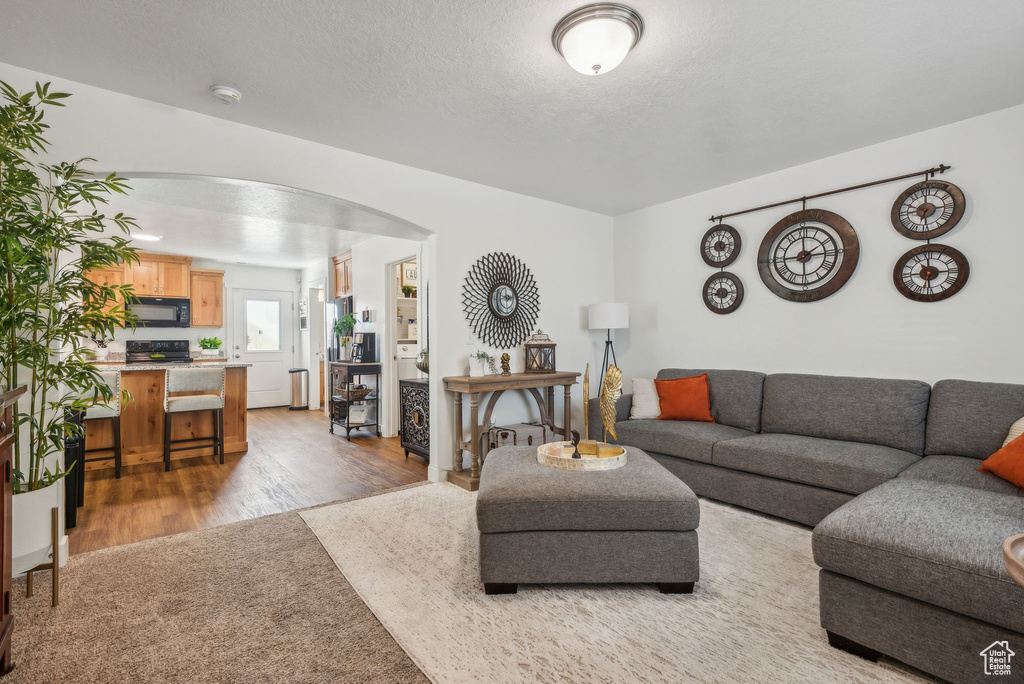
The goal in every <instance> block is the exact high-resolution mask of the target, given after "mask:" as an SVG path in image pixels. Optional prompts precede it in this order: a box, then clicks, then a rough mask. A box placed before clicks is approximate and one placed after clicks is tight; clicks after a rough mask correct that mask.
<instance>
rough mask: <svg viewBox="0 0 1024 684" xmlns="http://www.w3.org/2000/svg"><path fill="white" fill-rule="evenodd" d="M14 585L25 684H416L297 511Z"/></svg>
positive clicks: (88, 559) (412, 671)
mask: <svg viewBox="0 0 1024 684" xmlns="http://www.w3.org/2000/svg"><path fill="white" fill-rule="evenodd" d="M35 586H36V593H35V596H34V597H33V598H31V599H26V598H25V597H24V591H25V585H24V580H23V579H22V580H17V581H16V582H15V585H14V605H13V611H14V630H15V631H14V655H13V661H14V664H15V669H14V671H13V672H12V673H11V675H10V676H8V677H6V678H4V680H3V681H4V683H5V684H8V683H9V684H16V683H17V684H21V683H22V682H118V683H119V684H125V683H127V682H245V683H253V682H424V681H426V680H425V678H424V677H423V674H422V673H421V672H420V671H419V670H418V669H417V667H416V666H415V665H414V664H413V663H412V661H411V660H410V659H409V658H408V656H407V655H406V654H405V653H404V652H403V651H402V649H401V648H399V646H398V645H397V644H396V643H395V641H394V639H392V638H391V636H390V635H389V634H388V632H387V631H386V630H385V629H384V628H383V627H382V626H381V625H380V623H379V622H378V621H377V619H376V618H375V617H374V616H373V614H372V613H371V612H370V610H369V609H368V608H367V607H366V605H365V604H364V603H363V602H362V600H360V598H359V597H358V596H357V595H356V593H355V592H354V591H353V590H352V587H351V586H349V584H348V582H346V581H345V578H344V576H342V574H341V573H340V572H338V569H337V568H336V567H335V565H334V563H332V562H331V559H330V557H328V555H327V553H326V552H325V551H324V550H323V548H322V547H321V545H320V544H319V543H318V542H317V539H316V537H315V536H313V533H312V532H310V530H309V528H308V527H307V526H306V525H305V524H304V523H303V522H302V520H301V519H300V518H299V515H298V513H282V514H279V515H272V516H268V517H265V518H258V519H256V520H248V521H244V522H239V523H235V524H232V525H225V526H223V527H214V528H210V529H206V530H201V531H198V532H190V533H187V534H180V535H175V536H172V537H164V538H161V539H154V540H151V541H145V542H140V543H137V544H130V545H127V546H120V547H115V548H111V549H104V550H102V551H94V552H91V553H86V554H82V555H78V556H73V557H72V558H71V560H70V561H69V562H68V565H67V567H66V568H65V570H64V573H63V580H62V586H61V592H62V593H61V604H60V606H58V607H57V608H50V575H49V573H45V572H44V573H39V575H37V578H36V583H35Z"/></svg>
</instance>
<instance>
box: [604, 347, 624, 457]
mask: <svg viewBox="0 0 1024 684" xmlns="http://www.w3.org/2000/svg"><path fill="white" fill-rule="evenodd" d="M621 396H622V371H620V370H619V369H618V368H616V367H615V364H612V365H610V366H608V372H607V373H605V374H604V382H603V383H602V385H601V422H603V423H604V441H605V442H607V441H608V435H611V436H612V439H618V435H616V434H615V402H616V400H617V399H618V398H619V397H621Z"/></svg>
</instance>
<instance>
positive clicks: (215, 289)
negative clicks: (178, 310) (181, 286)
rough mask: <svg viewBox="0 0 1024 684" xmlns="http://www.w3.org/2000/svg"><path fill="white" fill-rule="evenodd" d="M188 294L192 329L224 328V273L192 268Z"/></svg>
mask: <svg viewBox="0 0 1024 684" xmlns="http://www.w3.org/2000/svg"><path fill="white" fill-rule="evenodd" d="M189 280H190V281H191V283H190V285H189V294H190V298H191V300H192V327H193V328H198V327H204V326H206V327H212V328H223V327H224V271H217V270H214V269H208V268H193V269H192V270H191V271H190V275H189Z"/></svg>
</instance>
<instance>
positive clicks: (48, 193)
mask: <svg viewBox="0 0 1024 684" xmlns="http://www.w3.org/2000/svg"><path fill="white" fill-rule="evenodd" d="M66 97H68V95H67V94H65V93H51V92H50V89H49V84H46V85H41V84H36V87H35V90H34V91H33V92H29V93H18V92H17V91H16V90H14V89H13V88H12V87H11V86H9V85H7V84H6V83H3V82H0V235H2V239H0V359H3V366H4V367H3V370H2V371H0V372H2V374H3V383H4V384H6V385H7V386H8V387H12V388H13V387H17V386H19V385H22V384H24V385H26V386H27V388H28V391H27V393H26V394H24V395H22V397H21V398H20V399H19V400H18V402H17V403H16V404H15V405H14V427H15V429H14V470H13V472H12V473H11V476H12V479H13V487H14V492H15V496H14V503H13V505H12V518H13V538H12V546H13V564H12V567H13V571H14V573H15V574H20V573H21V572H24V571H25V570H27V569H29V568H32V567H35V566H36V565H39V564H40V563H45V562H48V559H49V558H52V557H53V556H54V555H55V554H56V555H57V561H58V563H59V562H61V561H62V560H64V558H65V557H64V555H63V554H60V553H59V550H58V549H53V548H52V546H51V543H50V539H51V536H50V509H51V508H53V507H56V508H58V509H60V510H61V511H63V507H64V503H63V502H64V493H63V487H62V484H63V483H62V478H63V477H64V476H65V475H66V474H67V471H65V470H64V467H63V465H62V461H63V459H62V458H61V457H62V454H63V451H64V440H65V438H66V437H69V436H71V435H74V434H80V433H81V431H82V427H81V424H80V423H79V422H78V421H77V416H78V415H79V413H80V412H81V411H84V410H85V409H87V408H89V407H90V406H93V405H95V404H98V403H106V402H108V401H110V399H111V394H112V390H111V389H110V388H109V387H108V386H107V385H106V384H105V383H104V382H103V381H102V379H101V377H100V374H99V370H98V368H97V367H96V366H94V365H93V364H92V363H91V362H92V361H93V360H94V359H95V353H94V351H93V350H92V349H89V348H88V347H86V346H85V345H86V340H88V339H90V338H92V339H94V340H96V341H97V346H98V347H100V348H105V347H101V346H100V345H99V340H101V339H102V340H103V341H104V342H105V341H106V340H109V339H112V338H113V336H114V330H115V329H116V328H119V327H123V326H124V325H126V324H127V325H130V326H132V327H134V321H135V318H134V316H132V315H131V314H129V313H126V312H125V310H124V307H123V305H122V304H121V303H120V302H122V301H125V300H129V301H130V300H131V299H132V290H131V287H130V286H127V285H105V284H104V285H101V284H97V283H94V282H92V281H90V280H89V278H88V277H86V274H87V273H88V272H89V271H91V270H92V269H100V268H109V267H111V266H118V265H120V264H121V263H123V262H132V261H137V260H138V258H137V257H136V254H135V250H134V249H133V248H132V247H131V246H130V242H129V239H128V236H129V235H130V233H131V230H132V229H134V228H135V227H136V224H135V221H134V220H133V219H132V218H130V217H128V216H124V215H123V214H115V215H106V214H104V213H103V212H102V208H103V205H104V204H106V203H107V198H108V196H109V195H111V194H113V193H117V194H124V192H125V191H126V190H127V189H128V186H127V185H126V184H125V180H124V179H123V178H120V177H118V176H116V175H114V174H110V175H109V176H107V177H106V178H94V177H92V174H90V173H89V172H88V171H87V170H86V169H85V168H84V165H85V164H86V163H88V162H89V161H92V160H91V159H80V160H78V161H74V162H62V163H48V162H46V161H43V160H42V159H41V157H42V155H43V153H45V152H46V150H47V147H48V143H47V141H46V139H45V138H44V137H43V136H44V134H45V133H46V131H47V129H48V128H49V127H48V125H47V124H46V123H44V122H43V121H44V110H46V109H48V108H49V107H61V106H63V103H62V100H64V98H66ZM108 229H114V231H115V234H114V235H112V236H109V237H105V236H104V232H105V230H108ZM116 233H120V234H116ZM127 399H128V396H127V394H125V395H124V400H127ZM58 518H59V519H60V520H63V519H64V515H63V512H61V513H60V514H59V515H58Z"/></svg>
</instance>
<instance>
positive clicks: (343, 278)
mask: <svg viewBox="0 0 1024 684" xmlns="http://www.w3.org/2000/svg"><path fill="white" fill-rule="evenodd" d="M350 294H352V252H345V253H344V254H339V255H338V256H336V257H334V296H335V297H345V296H348V295H350Z"/></svg>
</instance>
